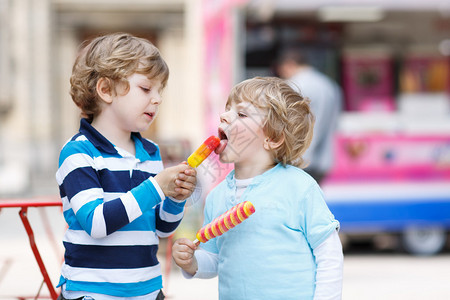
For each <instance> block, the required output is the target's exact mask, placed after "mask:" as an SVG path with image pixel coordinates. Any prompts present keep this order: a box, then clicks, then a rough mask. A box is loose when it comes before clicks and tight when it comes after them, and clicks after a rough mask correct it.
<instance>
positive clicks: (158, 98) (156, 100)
mask: <svg viewBox="0 0 450 300" xmlns="http://www.w3.org/2000/svg"><path fill="white" fill-rule="evenodd" d="M151 102H152V104H154V105H159V104H161V102H162V98H161V95H160V94H159V93H158V94H156V95H154V96H152V99H151Z"/></svg>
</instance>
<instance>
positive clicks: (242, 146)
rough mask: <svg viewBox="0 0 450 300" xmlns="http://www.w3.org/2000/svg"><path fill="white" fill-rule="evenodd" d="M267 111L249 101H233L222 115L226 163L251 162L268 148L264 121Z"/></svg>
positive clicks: (220, 132) (222, 153)
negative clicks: (265, 142) (264, 144)
mask: <svg viewBox="0 0 450 300" xmlns="http://www.w3.org/2000/svg"><path fill="white" fill-rule="evenodd" d="M265 117H266V113H265V112H264V111H263V110H262V109H260V108H257V107H255V106H254V105H253V104H251V103H249V102H240V103H236V102H231V103H230V104H229V105H227V107H226V108H225V112H224V113H222V114H221V115H220V126H219V133H218V134H219V137H220V139H221V140H226V143H227V144H226V147H225V149H224V150H223V151H222V152H221V153H220V160H221V161H222V162H224V163H235V164H251V163H252V162H254V160H255V159H258V158H259V157H260V156H259V155H260V154H261V153H263V152H265V151H266V150H265V149H264V147H263V143H264V139H265V138H266V136H265V134H264V132H263V123H264V120H265Z"/></svg>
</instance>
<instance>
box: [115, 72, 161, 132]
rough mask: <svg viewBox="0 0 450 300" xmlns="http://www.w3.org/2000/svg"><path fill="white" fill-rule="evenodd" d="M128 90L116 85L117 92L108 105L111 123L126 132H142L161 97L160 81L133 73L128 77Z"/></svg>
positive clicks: (149, 122)
mask: <svg viewBox="0 0 450 300" xmlns="http://www.w3.org/2000/svg"><path fill="white" fill-rule="evenodd" d="M127 79H128V82H129V86H130V88H129V90H128V92H126V90H125V87H124V86H123V85H119V86H117V94H116V95H115V96H113V101H112V103H111V105H110V107H109V109H110V110H111V111H110V113H111V114H110V117H111V118H112V120H111V125H112V126H118V127H119V128H120V129H121V130H124V131H127V132H142V131H145V130H147V129H148V128H149V127H150V124H151V123H152V122H153V120H154V119H155V118H156V115H157V113H158V107H159V105H160V104H161V102H162V99H161V94H160V92H161V88H162V85H161V81H159V80H156V79H154V80H150V79H148V78H147V77H146V76H145V75H143V74H138V73H135V74H133V75H131V76H129V77H128V78H127Z"/></svg>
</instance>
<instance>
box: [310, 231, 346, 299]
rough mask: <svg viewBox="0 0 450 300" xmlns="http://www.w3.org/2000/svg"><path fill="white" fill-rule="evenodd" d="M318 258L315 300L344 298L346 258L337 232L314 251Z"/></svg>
mask: <svg viewBox="0 0 450 300" xmlns="http://www.w3.org/2000/svg"><path fill="white" fill-rule="evenodd" d="M313 253H314V256H315V258H316V264H317V270H316V290H315V293H314V300H322V299H327V300H330V299H332V300H339V299H341V298H342V278H343V264H344V256H343V254H342V245H341V241H340V239H339V235H338V233H337V230H335V231H334V232H332V233H331V234H330V235H329V236H328V238H327V239H326V240H325V241H323V242H322V243H321V244H320V245H319V246H318V247H316V248H315V249H314V250H313Z"/></svg>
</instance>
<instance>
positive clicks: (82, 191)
mask: <svg viewBox="0 0 450 300" xmlns="http://www.w3.org/2000/svg"><path fill="white" fill-rule="evenodd" d="M132 138H133V140H134V142H135V146H136V155H132V154H130V153H128V152H127V151H125V150H123V149H120V148H118V147H115V146H114V145H113V144H111V143H110V142H109V141H108V140H107V139H106V138H105V137H104V136H102V135H101V134H100V133H99V132H98V131H97V130H95V129H94V128H93V127H92V126H91V125H90V124H89V123H88V122H87V120H86V119H82V120H81V124H80V132H79V133H78V134H76V135H75V136H74V137H73V138H72V139H70V140H69V141H68V142H67V143H66V144H65V145H64V147H63V149H62V150H61V153H60V158H59V169H58V171H57V173H56V179H57V182H58V185H59V190H60V194H61V199H62V202H63V210H64V218H65V220H66V222H67V224H68V229H67V231H66V233H65V236H64V240H63V243H64V247H65V262H64V264H63V266H62V271H61V279H60V282H59V286H60V285H62V284H65V289H66V290H68V291H69V290H74V291H90V292H94V293H100V294H107V295H112V296H119V297H133V296H139V295H146V294H149V293H151V292H154V291H156V290H159V289H161V288H162V276H161V269H160V265H159V262H158V260H157V257H156V253H157V250H158V237H167V236H169V235H170V234H171V233H172V232H173V231H174V230H175V229H176V227H177V226H178V224H179V223H180V222H181V219H182V217H183V212H184V204H185V202H184V201H183V202H176V201H173V200H171V199H169V198H165V196H164V194H163V192H162V190H161V189H160V187H159V186H158V184H157V183H156V181H155V180H154V179H153V176H155V175H156V174H157V173H158V172H160V171H161V170H163V164H162V161H161V156H160V153H159V148H158V147H157V145H155V144H154V143H152V142H151V141H149V140H146V139H144V138H142V137H141V135H140V134H139V133H133V134H132Z"/></svg>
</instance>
